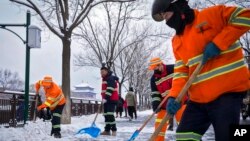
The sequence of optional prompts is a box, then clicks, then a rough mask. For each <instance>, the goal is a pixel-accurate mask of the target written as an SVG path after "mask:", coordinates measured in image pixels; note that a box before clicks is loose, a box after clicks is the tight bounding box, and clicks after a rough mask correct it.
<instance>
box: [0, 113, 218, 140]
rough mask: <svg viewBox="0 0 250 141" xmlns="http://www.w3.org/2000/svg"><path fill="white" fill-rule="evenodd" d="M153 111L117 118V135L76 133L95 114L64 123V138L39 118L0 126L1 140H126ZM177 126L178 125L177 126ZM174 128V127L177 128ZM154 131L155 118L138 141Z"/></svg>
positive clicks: (210, 134)
mask: <svg viewBox="0 0 250 141" xmlns="http://www.w3.org/2000/svg"><path fill="white" fill-rule="evenodd" d="M151 113H152V111H151V110H148V111H142V112H138V118H137V120H135V121H132V122H129V121H128V118H116V121H117V136H116V137H111V136H99V137H98V138H97V139H93V138H91V137H90V136H89V135H86V134H85V135H74V134H75V133H76V132H77V131H78V130H79V129H81V128H85V127H89V126H90V125H91V123H92V121H93V119H94V116H95V115H88V116H81V117H73V118H72V124H70V125H62V127H61V128H62V131H61V134H62V138H61V139H55V138H54V137H51V136H50V130H51V124H50V122H43V121H42V120H40V119H39V120H37V121H36V123H33V122H29V123H28V124H27V125H26V126H25V127H23V128H4V127H1V126H0V141H58V140H60V141H105V140H106V141H126V140H128V139H129V138H130V136H131V135H132V133H133V132H134V131H135V130H136V129H137V128H139V127H140V126H141V125H142V123H143V122H144V120H145V119H146V118H147V117H148V116H149V115H150V114H151ZM96 125H97V127H99V128H100V129H101V130H103V128H104V118H103V116H102V115H99V116H98V118H97V121H96ZM175 128H176V126H175ZM175 128H174V129H175ZM153 131H154V119H152V120H151V121H150V122H149V123H148V125H147V126H146V127H145V128H144V129H143V130H142V132H141V133H140V134H139V136H138V137H137V138H136V140H137V141H146V140H147V139H148V138H149V137H150V135H151V134H152V133H153ZM174 134H175V132H174V131H167V135H166V140H167V141H171V140H172V141H174V140H175V136H174ZM213 136H214V135H213V132H212V130H211V129H210V130H209V131H208V132H207V133H206V135H205V136H204V137H203V139H204V140H214V137H213Z"/></svg>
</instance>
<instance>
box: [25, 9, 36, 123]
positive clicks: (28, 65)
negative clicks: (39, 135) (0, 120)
mask: <svg viewBox="0 0 250 141" xmlns="http://www.w3.org/2000/svg"><path fill="white" fill-rule="evenodd" d="M29 25H30V11H29V10H28V11H27V14H26V65H25V109H24V124H26V121H27V119H28V108H29V73H30V48H29V46H28V37H29ZM35 108H36V107H35Z"/></svg>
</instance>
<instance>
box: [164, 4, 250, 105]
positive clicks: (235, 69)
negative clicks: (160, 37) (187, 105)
mask: <svg viewBox="0 0 250 141" xmlns="http://www.w3.org/2000/svg"><path fill="white" fill-rule="evenodd" d="M249 29H250V9H244V8H238V7H225V6H223V5H219V6H214V7H210V8H207V9H204V10H202V11H200V12H199V11H197V10H195V19H194V21H193V23H192V24H189V25H187V26H186V27H185V30H184V34H183V35H180V36H178V35H176V36H174V38H173V40H172V45H173V51H174V55H175V58H176V63H175V68H174V77H173V86H172V89H171V91H170V94H169V96H172V97H177V95H178V94H179V92H180V91H181V89H182V88H183V86H184V85H185V83H186V82H187V80H188V78H189V76H190V75H191V74H192V73H193V71H194V70H195V68H196V66H197V65H198V63H199V61H200V60H201V59H202V57H203V56H202V54H203V51H204V49H205V46H206V45H207V44H208V43H209V42H213V43H215V44H216V45H217V46H218V47H219V48H220V50H221V54H220V55H219V56H217V57H215V58H212V59H210V60H208V62H207V63H206V64H205V65H204V67H203V69H202V70H201V72H200V73H199V74H198V76H197V78H196V79H195V81H194V82H193V83H192V85H191V87H190V88H189V90H188V93H189V94H190V100H192V101H195V102H198V103H208V102H211V101H213V100H215V99H216V98H218V97H219V96H220V95H222V94H224V93H228V92H240V91H245V90H248V89H249V88H250V83H249V79H248V75H249V74H248V73H249V72H248V70H247V67H246V64H245V63H244V57H243V51H242V48H241V46H240V43H239V41H238V39H239V38H240V36H241V35H243V34H244V33H245V32H247V31H248V30H249Z"/></svg>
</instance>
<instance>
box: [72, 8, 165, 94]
mask: <svg viewBox="0 0 250 141" xmlns="http://www.w3.org/2000/svg"><path fill="white" fill-rule="evenodd" d="M144 5H145V4H144ZM144 5H143V4H141V3H122V4H103V9H104V11H105V14H106V17H104V19H102V20H101V22H95V24H93V22H92V21H91V20H90V19H89V20H88V21H86V22H87V24H89V27H91V29H88V28H86V26H87V24H83V25H82V26H81V27H80V31H79V32H78V33H76V34H75V35H77V36H79V37H80V39H82V38H84V39H85V41H82V40H81V41H82V42H81V44H82V47H83V49H84V53H80V54H77V55H76V56H75V60H74V64H75V66H77V67H83V66H94V67H100V66H101V64H102V62H112V67H111V69H112V71H113V72H114V74H115V75H117V76H119V78H120V79H119V86H120V87H119V94H121V92H122V86H123V83H124V82H126V81H127V80H128V72H129V71H130V68H131V66H132V64H133V63H134V62H133V60H134V59H133V58H135V56H137V55H138V54H137V53H136V50H137V48H140V47H142V46H141V45H139V44H141V43H143V42H145V41H146V40H150V39H152V38H156V37H157V38H160V39H162V38H167V37H170V35H169V34H166V33H165V34H163V33H162V32H159V31H157V32H155V30H153V28H152V27H151V25H150V24H149V23H148V22H147V20H145V18H146V17H145V13H144V11H141V10H140V9H143V8H141V7H142V6H144ZM111 9H112V10H113V11H116V13H118V14H117V15H114V13H113V12H112V11H111ZM114 9H116V10H114ZM138 9H139V10H138ZM138 13H140V14H138ZM91 19H93V18H91ZM93 20H94V19H93ZM105 22H106V23H105ZM160 41H161V40H158V41H156V42H150V43H149V45H147V46H143V47H142V48H143V50H147V49H146V48H150V47H151V48H152V47H153V46H154V47H155V46H157V47H158V46H160V43H159V42H160ZM151 51H152V50H151Z"/></svg>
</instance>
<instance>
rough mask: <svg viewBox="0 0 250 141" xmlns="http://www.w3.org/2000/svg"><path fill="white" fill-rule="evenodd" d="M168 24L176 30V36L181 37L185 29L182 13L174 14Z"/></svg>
mask: <svg viewBox="0 0 250 141" xmlns="http://www.w3.org/2000/svg"><path fill="white" fill-rule="evenodd" d="M166 24H167V25H168V26H169V27H171V28H173V29H175V31H176V34H177V35H180V34H182V33H183V31H184V29H185V21H184V20H182V19H181V13H179V12H174V14H173V16H172V17H171V18H170V19H169V20H168V21H167V22H166Z"/></svg>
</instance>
